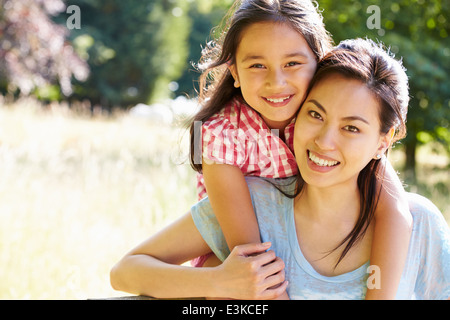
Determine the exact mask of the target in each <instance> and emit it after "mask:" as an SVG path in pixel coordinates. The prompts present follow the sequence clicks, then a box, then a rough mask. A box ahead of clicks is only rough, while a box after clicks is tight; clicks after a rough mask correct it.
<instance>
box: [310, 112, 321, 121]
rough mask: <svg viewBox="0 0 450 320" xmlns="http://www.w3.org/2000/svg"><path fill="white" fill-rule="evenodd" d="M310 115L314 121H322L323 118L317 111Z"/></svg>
mask: <svg viewBox="0 0 450 320" xmlns="http://www.w3.org/2000/svg"><path fill="white" fill-rule="evenodd" d="M309 115H310V116H311V117H313V118H314V119H319V120H322V116H321V115H320V113H318V112H316V111H310V112H309Z"/></svg>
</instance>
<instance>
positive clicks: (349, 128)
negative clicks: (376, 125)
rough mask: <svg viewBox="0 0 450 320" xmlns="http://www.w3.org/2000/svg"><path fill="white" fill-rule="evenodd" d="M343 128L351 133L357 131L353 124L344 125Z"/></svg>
mask: <svg viewBox="0 0 450 320" xmlns="http://www.w3.org/2000/svg"><path fill="white" fill-rule="evenodd" d="M344 129H345V130H347V131H349V132H352V133H358V132H359V129H358V128H357V127H355V126H345V127H344Z"/></svg>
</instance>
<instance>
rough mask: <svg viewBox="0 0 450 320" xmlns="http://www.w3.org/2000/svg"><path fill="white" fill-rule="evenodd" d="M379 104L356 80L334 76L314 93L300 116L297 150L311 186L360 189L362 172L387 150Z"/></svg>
mask: <svg viewBox="0 0 450 320" xmlns="http://www.w3.org/2000/svg"><path fill="white" fill-rule="evenodd" d="M379 108H380V106H379V103H378V101H377V100H376V99H375V98H374V96H373V95H372V93H371V92H370V91H369V89H367V87H366V86H365V85H364V84H363V83H361V82H360V81H358V80H354V79H348V78H345V77H343V76H341V75H339V74H330V75H327V76H325V78H324V79H322V80H320V81H319V82H318V83H317V84H316V85H315V86H314V87H313V88H312V90H311V91H310V93H309V95H308V97H307V98H306V101H305V103H304V104H303V106H302V108H301V110H300V113H299V115H298V117H297V120H296V125H295V137H294V151H295V155H296V159H297V164H298V166H299V170H300V173H301V175H302V178H303V179H304V180H305V182H306V183H307V184H308V185H310V186H317V187H329V186H336V185H339V186H340V187H342V186H347V187H353V188H354V187H356V183H357V178H358V175H359V173H360V171H361V170H362V169H363V168H364V167H365V166H366V165H367V164H368V163H369V162H370V160H371V159H373V158H376V156H377V155H378V154H380V155H381V154H383V153H384V152H385V151H386V149H387V148H388V147H389V144H390V141H391V139H390V137H391V134H392V133H393V129H392V130H391V131H390V132H389V133H388V134H381V133H380V119H379Z"/></svg>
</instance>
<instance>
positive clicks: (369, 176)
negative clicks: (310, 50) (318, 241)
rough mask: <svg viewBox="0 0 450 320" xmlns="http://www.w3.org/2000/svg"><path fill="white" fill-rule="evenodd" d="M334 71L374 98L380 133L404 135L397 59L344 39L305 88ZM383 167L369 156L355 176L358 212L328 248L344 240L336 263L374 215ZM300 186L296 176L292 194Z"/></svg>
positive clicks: (403, 88) (404, 82)
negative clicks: (345, 231) (350, 226)
mask: <svg viewBox="0 0 450 320" xmlns="http://www.w3.org/2000/svg"><path fill="white" fill-rule="evenodd" d="M336 73H338V74H340V75H342V76H344V77H346V78H349V79H356V80H359V81H361V83H363V84H364V85H366V86H367V88H368V89H369V90H370V91H371V93H372V94H373V96H374V97H375V98H376V99H377V100H378V102H379V105H380V108H379V118H380V133H381V134H387V133H388V132H389V130H390V129H391V128H392V127H394V128H395V133H394V137H393V142H396V141H398V140H400V139H402V138H403V137H405V135H406V114H407V111H408V103H409V95H408V91H409V90H408V78H407V76H406V73H405V69H404V68H403V66H402V63H401V61H398V60H396V59H394V56H393V55H392V54H391V53H390V52H389V51H388V50H386V49H384V48H383V46H382V45H381V44H376V43H375V42H373V41H371V40H363V39H354V40H345V41H343V42H341V43H340V44H339V45H338V46H337V47H336V48H335V49H334V50H332V51H331V52H330V53H328V54H327V55H326V56H325V57H324V58H323V59H322V60H321V61H320V62H319V64H318V66H317V72H316V74H315V75H314V77H313V79H312V80H311V83H310V88H309V90H310V89H311V88H312V87H313V86H314V85H316V84H317V83H318V82H320V81H321V80H322V79H324V78H326V77H327V76H328V75H330V74H336ZM387 151H388V150H386V153H387ZM383 169H384V166H383V165H381V163H380V160H375V159H372V160H371V161H370V162H369V163H368V164H367V165H366V167H365V168H364V169H363V170H362V171H361V172H360V173H359V175H358V189H359V194H360V204H361V205H360V213H359V217H358V220H357V222H356V224H355V226H354V228H353V230H352V231H351V232H350V233H349V234H348V235H347V236H346V237H345V238H344V239H343V240H342V241H341V243H340V244H339V245H338V246H337V247H336V248H335V249H334V250H332V251H331V252H333V251H335V250H337V249H338V248H340V247H341V246H343V245H344V244H345V243H347V244H346V246H345V247H344V249H343V251H342V253H341V255H340V257H339V260H338V261H337V263H336V266H337V265H338V264H339V263H340V262H341V261H342V259H343V258H344V256H345V255H346V254H347V253H348V251H349V250H350V249H351V248H352V247H353V246H354V245H355V244H356V243H357V242H358V240H360V239H361V238H362V237H363V236H364V234H365V233H366V231H367V228H368V226H369V225H370V223H371V221H372V219H373V217H374V213H375V209H376V207H377V204H378V200H379V197H380V192H381V188H382V183H383V171H384V170H383ZM304 186H305V181H304V180H303V179H302V178H301V176H299V177H298V179H297V190H296V195H298V194H300V193H301V191H302V190H303V188H304ZM331 252H330V253H331Z"/></svg>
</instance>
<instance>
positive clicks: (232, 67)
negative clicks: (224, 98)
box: [228, 64, 241, 88]
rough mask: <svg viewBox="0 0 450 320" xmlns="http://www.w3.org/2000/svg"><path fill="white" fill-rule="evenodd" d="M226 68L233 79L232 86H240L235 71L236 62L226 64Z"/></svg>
mask: <svg viewBox="0 0 450 320" xmlns="http://www.w3.org/2000/svg"><path fill="white" fill-rule="evenodd" d="M228 69H229V70H230V72H231V75H232V76H233V79H234V87H235V88H239V87H240V86H241V83H240V82H239V75H238V73H237V69H236V64H232V65H228Z"/></svg>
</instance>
